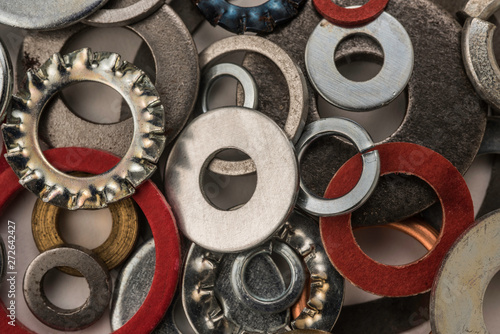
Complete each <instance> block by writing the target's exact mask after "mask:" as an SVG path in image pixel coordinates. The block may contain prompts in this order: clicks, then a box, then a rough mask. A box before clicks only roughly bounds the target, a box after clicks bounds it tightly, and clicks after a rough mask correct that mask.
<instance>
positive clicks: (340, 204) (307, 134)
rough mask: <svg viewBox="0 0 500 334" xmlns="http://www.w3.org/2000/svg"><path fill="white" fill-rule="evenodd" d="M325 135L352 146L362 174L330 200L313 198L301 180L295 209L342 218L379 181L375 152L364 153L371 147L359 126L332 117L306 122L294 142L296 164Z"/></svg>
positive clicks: (361, 203) (366, 198) (355, 206)
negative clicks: (341, 138) (360, 162)
mask: <svg viewBox="0 0 500 334" xmlns="http://www.w3.org/2000/svg"><path fill="white" fill-rule="evenodd" d="M327 135H339V136H341V137H344V138H346V139H348V140H349V141H351V142H352V143H353V144H354V145H355V146H356V148H357V149H358V151H359V152H361V153H362V155H361V157H362V159H363V172H362V173H361V177H360V178H359V181H358V183H357V184H356V186H355V187H354V188H353V189H352V190H351V191H350V192H349V193H347V194H346V195H344V196H342V197H339V198H334V199H326V198H320V197H318V196H315V195H314V194H313V193H311V191H310V190H309V189H308V188H307V186H306V185H305V184H304V182H303V181H302V178H301V180H300V190H299V197H298V199H297V206H298V207H300V208H301V209H302V210H304V211H306V212H307V213H309V214H312V215H315V216H320V217H327V216H335V215H342V214H345V213H348V212H352V211H354V210H356V209H357V208H359V207H360V206H361V205H363V204H364V203H365V202H366V201H367V200H368V198H369V197H370V195H371V194H372V193H373V191H374V190H375V187H376V186H377V183H378V180H379V179H380V159H379V156H378V152H377V151H376V150H375V151H371V152H367V151H369V150H370V149H372V148H373V141H372V139H371V137H370V135H369V134H368V132H366V130H365V129H363V128H362V127H361V126H360V125H359V124H357V123H355V122H353V121H351V120H349V119H344V118H336V117H332V118H326V119H321V120H318V121H316V122H313V123H309V124H308V125H307V126H306V128H305V130H304V133H303V134H302V137H300V140H299V142H298V143H297V147H296V150H297V158H298V160H299V162H300V161H301V160H302V158H303V157H304V154H305V152H306V150H307V148H308V147H309V146H310V145H311V144H312V143H313V141H315V140H316V139H318V138H319V137H323V136H327Z"/></svg>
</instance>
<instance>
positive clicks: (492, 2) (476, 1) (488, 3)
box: [459, 0, 500, 20]
mask: <svg viewBox="0 0 500 334" xmlns="http://www.w3.org/2000/svg"><path fill="white" fill-rule="evenodd" d="M499 9H500V1H498V0H469V1H467V2H466V4H465V6H464V8H463V9H462V10H461V11H459V14H460V15H462V16H466V17H476V18H478V19H482V20H487V19H489V18H490V16H492V15H493V14H495V12H496V11H498V10H499Z"/></svg>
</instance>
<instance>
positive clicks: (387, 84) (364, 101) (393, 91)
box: [305, 12, 414, 111]
mask: <svg viewBox="0 0 500 334" xmlns="http://www.w3.org/2000/svg"><path fill="white" fill-rule="evenodd" d="M359 34H361V35H367V36H369V37H373V38H374V39H376V40H377V41H378V42H379V43H380V45H381V46H382V49H383V51H384V64H383V66H382V69H381V70H380V72H379V73H378V74H377V75H376V76H375V77H374V78H372V79H370V80H368V81H364V82H355V81H351V80H349V79H347V78H346V77H344V76H343V75H342V74H341V73H340V72H339V70H338V69H337V66H336V65H335V60H334V55H335V51H336V50H337V47H338V45H339V44H340V43H341V42H342V41H343V40H345V39H346V38H348V37H349V36H353V35H359ZM305 61H306V68H307V73H308V74H309V77H310V79H311V83H312V84H313V86H314V88H316V90H317V91H318V93H319V94H320V95H321V96H322V97H323V98H324V99H325V100H326V101H328V102H329V103H331V104H333V105H334V106H336V107H338V108H341V109H345V110H350V111H369V110H373V109H377V108H381V107H383V106H385V105H387V104H389V103H390V102H391V101H393V100H394V99H395V98H396V97H398V95H399V94H400V93H401V92H402V91H403V90H404V89H405V88H406V86H407V84H408V81H409V80H410V77H411V74H412V72H413V62H414V58H413V46H412V42H411V39H410V36H408V33H407V32H406V30H405V28H404V27H403V25H402V24H401V23H400V22H399V21H398V20H397V19H395V18H394V17H393V16H391V15H390V14H388V13H386V12H383V13H382V14H381V15H380V16H379V17H378V18H377V19H375V20H374V21H373V22H371V23H369V24H367V25H365V26H362V27H358V28H342V27H338V26H335V25H333V24H331V23H330V22H328V21H327V20H322V21H321V22H320V23H319V24H318V26H317V27H316V29H314V31H313V33H312V34H311V36H310V38H309V41H308V43H307V47H306V52H305Z"/></svg>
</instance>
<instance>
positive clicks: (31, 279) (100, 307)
mask: <svg viewBox="0 0 500 334" xmlns="http://www.w3.org/2000/svg"><path fill="white" fill-rule="evenodd" d="M59 266H68V267H71V268H74V269H76V270H78V271H79V272H80V273H81V274H82V275H83V276H84V277H85V278H86V279H87V283H88V285H89V290H90V296H89V298H88V299H87V301H86V302H85V303H84V304H83V305H82V306H80V307H77V308H75V309H61V308H59V307H57V306H55V305H54V304H52V303H51V302H50V301H49V300H48V298H47V297H46V296H45V293H44V291H43V278H44V276H45V274H47V272H48V271H49V270H50V269H53V268H56V267H59ZM110 298H111V278H110V276H109V272H108V270H107V268H106V265H105V264H104V262H102V261H101V260H100V259H99V258H98V257H97V256H95V255H94V254H93V253H92V252H90V251H89V250H87V249H85V248H83V247H79V246H69V245H68V246H62V247H59V248H54V249H51V250H48V251H46V252H44V253H42V254H40V255H38V256H37V257H36V258H35V259H34V260H33V261H32V262H31V263H30V265H29V266H28V268H27V269H26V273H25V275H24V299H25V300H26V304H28V307H29V309H30V310H31V312H32V313H33V314H34V315H35V317H37V319H38V320H40V321H41V322H43V323H44V324H46V325H47V326H49V327H52V328H55V329H59V330H63V331H64V330H71V331H74V330H79V329H83V328H86V327H88V326H90V325H92V324H93V323H95V322H96V321H97V320H99V319H100V318H101V316H102V315H103V313H104V311H105V310H106V309H107V307H108V304H109V300H110Z"/></svg>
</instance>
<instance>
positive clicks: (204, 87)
mask: <svg viewBox="0 0 500 334" xmlns="http://www.w3.org/2000/svg"><path fill="white" fill-rule="evenodd" d="M223 77H233V78H235V79H236V80H238V82H239V83H240V84H241V85H242V87H243V91H244V92H245V101H244V102H243V107H245V108H249V109H255V108H257V104H258V102H259V100H258V88H257V85H256V84H255V80H254V79H253V77H252V75H251V74H250V73H248V71H247V70H245V68H243V67H241V66H239V65H236V64H232V63H222V64H217V65H214V66H212V67H210V68H209V69H207V70H206V71H205V72H204V73H203V74H202V76H201V84H200V92H201V97H200V98H201V110H202V111H203V112H204V113H206V112H207V111H208V99H209V96H210V92H211V89H212V87H213V85H214V84H215V83H216V82H217V80H219V79H221V78H223Z"/></svg>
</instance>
